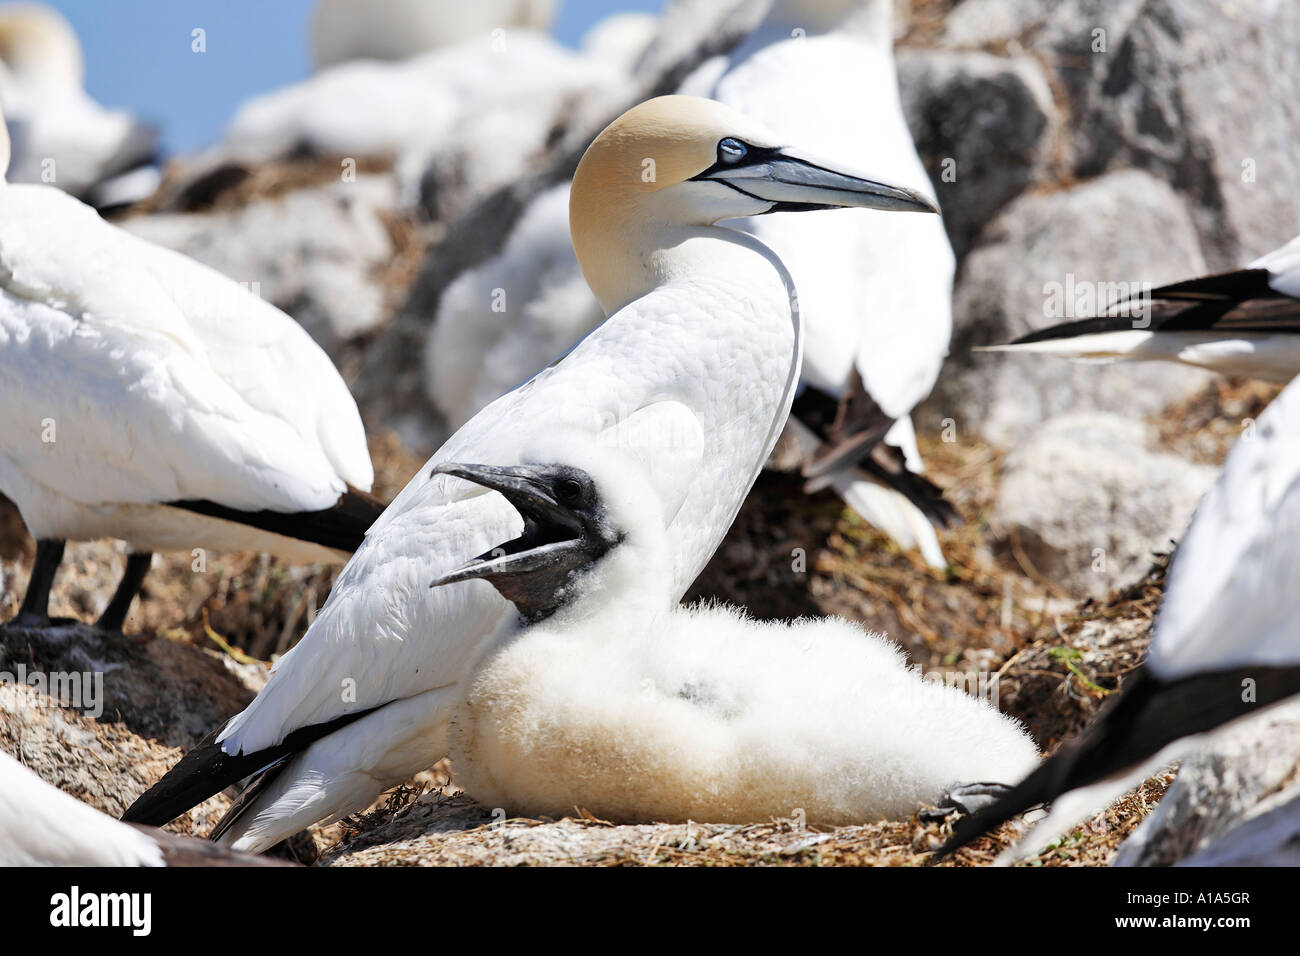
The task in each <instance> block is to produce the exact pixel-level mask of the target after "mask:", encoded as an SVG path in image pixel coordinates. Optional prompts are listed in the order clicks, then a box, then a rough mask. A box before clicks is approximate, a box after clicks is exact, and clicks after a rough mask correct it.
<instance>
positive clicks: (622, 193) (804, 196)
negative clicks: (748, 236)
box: [569, 96, 938, 309]
mask: <svg viewBox="0 0 1300 956" xmlns="http://www.w3.org/2000/svg"><path fill="white" fill-rule="evenodd" d="M851 206H857V207H862V208H869V209H887V210H898V211H916V212H937V211H938V209H937V207H936V206H935V204H934V202H933V201H932V200H930V199H928V198H926V197H924V196H922V195H920V194H919V193H917V192H915V191H913V190H911V189H907V188H905V187H902V186H896V185H892V184H890V183H887V182H883V181H881V180H879V179H875V178H873V177H871V176H868V175H866V174H865V173H861V172H858V171H856V170H851V169H849V168H848V167H845V166H841V165H839V164H836V163H831V162H828V161H825V160H820V159H816V158H814V157H812V156H809V155H807V154H805V153H802V152H800V151H799V150H798V149H797V147H796V146H795V145H794V144H790V143H786V142H784V141H783V140H782V139H781V137H780V136H779V135H777V134H776V133H773V132H771V131H769V130H767V129H765V128H764V127H763V126H762V125H761V124H759V123H757V122H755V121H754V120H752V119H750V118H749V117H747V116H745V115H744V114H743V113H741V112H739V111H738V110H735V109H732V108H731V107H729V106H726V105H724V104H722V103H718V102H716V101H714V100H708V99H703V98H701V97H696V96H660V97H656V98H655V99H652V100H647V101H646V102H644V103H641V104H639V105H638V106H634V107H633V108H632V109H630V110H628V111H627V112H626V113H624V114H623V115H622V116H620V117H619V118H618V119H616V120H615V121H614V122H613V123H611V124H610V125H609V126H607V127H606V128H605V130H604V131H603V132H602V133H601V134H600V135H599V136H597V137H596V139H595V141H594V142H593V143H592V144H591V146H589V147H588V148H587V152H586V153H585V154H584V155H583V157H582V161H581V162H580V163H579V164H578V170H577V172H576V173H575V175H574V178H573V191H572V193H571V195H570V199H569V224H570V228H571V231H572V234H573V246H574V249H575V250H576V252H577V254H578V261H579V263H580V264H581V265H582V269H583V273H584V274H585V275H586V277H587V281H588V282H589V283H590V284H591V286H592V289H593V291H595V293H596V296H597V298H599V299H600V300H601V303H602V304H603V305H605V306H606V308H607V309H608V308H610V302H611V301H615V302H616V301H617V299H618V296H617V295H616V294H614V293H613V292H610V291H607V290H606V289H604V288H603V286H606V285H611V286H613V285H617V284H618V283H617V276H616V275H615V273H617V271H618V269H617V267H616V264H615V261H614V260H616V259H617V258H618V256H619V255H620V253H622V252H624V251H626V247H627V246H629V245H630V246H633V247H640V248H641V249H642V251H644V247H645V246H646V244H647V243H646V240H647V237H650V243H649V244H650V245H651V246H653V241H654V237H656V236H658V237H662V238H663V240H664V241H665V242H671V241H673V239H672V232H673V230H674V228H681V227H701V226H711V225H713V224H714V223H717V222H719V221H721V220H724V219H740V218H744V217H748V216H760V215H763V214H765V213H770V212H797V211H802V210H810V209H831V208H837V207H851Z"/></svg>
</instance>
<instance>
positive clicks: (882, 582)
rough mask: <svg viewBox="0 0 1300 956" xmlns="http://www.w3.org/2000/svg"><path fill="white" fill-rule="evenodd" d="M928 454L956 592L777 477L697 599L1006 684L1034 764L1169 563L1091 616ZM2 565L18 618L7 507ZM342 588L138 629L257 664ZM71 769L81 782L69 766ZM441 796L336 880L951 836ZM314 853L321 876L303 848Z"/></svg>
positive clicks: (1216, 455) (988, 454) (866, 853)
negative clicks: (816, 624) (827, 621)
mask: <svg viewBox="0 0 1300 956" xmlns="http://www.w3.org/2000/svg"><path fill="white" fill-rule="evenodd" d="M1269 394H1270V392H1269V391H1268V390H1258V389H1254V388H1246V387H1242V386H1236V385H1225V386H1214V387H1212V388H1209V389H1207V390H1206V392H1205V393H1203V394H1202V395H1199V396H1196V397H1195V398H1194V399H1193V400H1191V401H1189V402H1188V403H1186V404H1185V405H1184V406H1181V407H1179V408H1177V409H1173V410H1171V412H1170V414H1169V415H1168V416H1167V421H1166V418H1162V419H1161V420H1160V421H1159V422H1156V424H1157V426H1158V427H1159V429H1160V434H1161V437H1162V441H1164V442H1165V443H1166V444H1167V446H1168V447H1170V448H1171V449H1173V450H1174V451H1176V452H1178V453H1187V454H1190V453H1192V452H1193V451H1194V452H1195V453H1196V454H1197V456H1198V457H1200V458H1201V460H1205V461H1217V460H1219V459H1221V457H1222V454H1223V451H1224V449H1226V447H1227V445H1228V444H1229V442H1230V439H1231V438H1232V437H1233V435H1234V433H1235V432H1236V431H1238V430H1239V427H1240V426H1239V422H1240V420H1241V418H1242V417H1253V416H1254V415H1255V414H1258V411H1259V410H1260V408H1262V405H1263V403H1264V402H1265V401H1266V399H1267V397H1268V396H1269ZM371 450H372V456H373V457H374V459H375V463H376V468H377V472H378V479H377V483H376V487H377V490H378V492H379V494H380V495H381V496H383V497H391V496H392V495H393V494H394V493H395V492H396V491H397V490H398V489H399V488H400V487H402V486H403V485H404V484H405V482H406V481H407V480H408V479H409V477H410V476H411V474H413V473H414V471H415V469H416V468H417V467H419V465H420V464H421V462H420V461H419V460H418V459H414V458H413V457H411V456H410V455H408V454H406V453H405V451H404V450H403V449H402V448H401V446H400V443H399V442H397V440H396V439H395V438H393V437H392V436H382V437H379V438H377V439H375V440H374V441H373V442H372V448H371ZM923 454H924V455H925V456H926V459H927V462H928V463H929V467H930V470H931V473H932V477H934V478H935V480H936V481H938V482H939V483H940V484H941V485H943V486H944V487H946V488H947V489H948V492H949V495H950V497H951V498H952V500H953V501H954V502H955V503H956V505H957V506H958V508H959V510H960V511H961V512H962V514H963V515H964V516H965V517H966V524H965V525H964V526H963V527H960V528H956V529H953V530H951V531H949V532H945V533H944V534H943V535H942V538H941V540H942V543H943V545H944V548H945V551H946V553H947V554H948V555H949V557H950V559H951V561H952V566H951V568H950V570H949V571H948V572H947V573H940V572H935V571H934V570H932V569H930V568H928V567H926V566H925V565H924V564H923V563H921V562H920V560H919V559H918V558H917V557H916V556H914V555H912V554H909V553H904V552H901V551H900V550H899V549H898V548H897V547H895V546H893V545H892V544H891V543H889V542H888V541H886V540H885V539H884V538H883V537H882V536H881V535H880V534H879V533H877V532H876V531H874V530H873V529H871V528H869V527H867V526H866V525H864V524H863V523H862V522H861V521H860V520H858V519H857V518H856V517H855V516H853V515H852V514H851V513H849V512H847V511H846V510H845V509H844V508H843V506H842V505H841V504H840V503H839V501H838V500H837V499H835V498H834V497H832V496H830V495H815V496H811V497H810V496H806V495H803V494H802V493H801V491H800V488H799V481H798V479H796V478H794V477H793V476H790V475H783V474H767V475H764V476H763V477H762V478H761V479H760V482H759V485H758V487H757V489H756V493H755V495H753V496H752V497H751V499H750V500H749V501H748V502H747V503H746V504H745V506H744V508H743V509H742V511H741V514H740V516H739V518H738V520H737V522H736V524H735V526H734V527H733V529H732V530H731V532H730V533H729V534H728V536H727V539H726V541H725V542H724V544H723V546H722V547H721V548H720V550H719V552H718V554H717V555H716V556H715V558H714V560H713V561H712V562H711V563H710V565H709V567H708V568H707V569H706V571H705V573H704V575H702V577H701V579H700V581H699V582H697V585H696V587H695V589H694V594H695V595H696V596H699V597H704V596H709V597H719V598H722V599H724V600H730V601H733V602H737V603H741V604H744V605H746V606H748V607H749V608H750V609H751V611H752V612H753V613H754V614H755V616H758V617H767V618H771V617H791V616H796V615H799V614H830V613H838V614H843V615H844V616H846V617H849V618H851V619H855V620H859V621H862V622H863V623H865V624H867V625H868V626H870V627H873V628H876V629H880V630H884V631H886V632H888V633H889V634H890V635H891V636H892V637H894V638H896V639H897V640H898V641H899V642H900V644H902V645H903V647H904V648H905V649H906V650H907V652H908V653H909V655H910V656H911V657H912V659H913V661H914V662H916V663H918V664H921V665H922V666H923V667H925V668H927V669H929V668H942V669H960V670H966V671H982V672H985V673H993V674H996V675H997V678H998V681H999V691H1000V696H999V702H1000V706H1001V708H1002V709H1003V710H1004V711H1006V712H1008V713H1010V714H1013V715H1015V716H1017V717H1018V718H1020V719H1022V720H1023V721H1025V723H1026V724H1027V726H1028V727H1029V729H1030V731H1031V732H1032V733H1033V734H1034V736H1035V739H1036V740H1037V741H1038V742H1039V745H1040V747H1042V748H1043V749H1044V750H1051V749H1053V748H1055V747H1056V746H1057V745H1058V744H1059V743H1060V742H1061V740H1063V739H1064V738H1065V737H1067V736H1069V735H1071V734H1073V733H1075V732H1077V731H1078V730H1079V729H1080V728H1082V727H1083V726H1084V725H1085V724H1086V722H1087V721H1088V720H1089V719H1090V718H1091V717H1092V715H1093V714H1095V712H1096V710H1097V708H1098V707H1099V706H1100V705H1101V704H1102V703H1103V702H1104V701H1105V699H1106V698H1107V697H1108V696H1109V694H1111V693H1112V692H1113V691H1114V690H1115V689H1116V688H1117V687H1119V686H1120V684H1121V683H1122V681H1123V678H1124V675H1125V674H1127V673H1128V672H1130V671H1131V670H1132V669H1133V668H1134V667H1136V666H1137V665H1138V664H1139V663H1140V661H1141V659H1142V657H1143V655H1144V653H1145V649H1146V644H1147V640H1148V637H1149V632H1150V627H1151V623H1152V621H1153V619H1154V615H1155V611H1156V608H1157V606H1158V604H1159V600H1160V595H1161V591H1162V588H1163V584H1164V570H1165V564H1166V561H1165V560H1164V559H1163V558H1159V557H1157V559H1156V560H1155V561H1154V563H1153V567H1152V570H1151V572H1150V573H1149V574H1148V575H1147V576H1146V577H1145V578H1144V579H1143V580H1142V581H1140V582H1138V583H1137V584H1136V585H1134V586H1133V587H1131V588H1128V589H1126V590H1125V591H1123V592H1121V593H1117V594H1114V595H1112V596H1111V597H1110V599H1108V600H1107V601H1102V602H1092V601H1090V602H1085V603H1083V604H1082V605H1079V604H1077V603H1075V602H1074V601H1072V600H1070V599H1068V597H1066V596H1065V595H1064V594H1063V593H1062V592H1061V591H1060V590H1059V589H1058V588H1056V587H1055V586H1054V585H1053V584H1052V582H1050V581H1046V580H1044V579H1043V578H1042V577H1041V575H1039V574H1038V573H1037V572H1036V570H1035V569H1034V568H1032V567H1031V566H1029V565H1028V564H1027V563H1026V561H1025V560H1024V558H1023V555H1022V554H1020V553H1019V552H1018V549H1017V548H1016V547H1015V542H1005V541H999V540H997V539H996V538H995V537H994V536H993V535H992V533H991V532H990V529H989V527H988V524H987V521H986V520H985V515H986V514H987V513H988V512H989V510H990V509H991V505H992V502H993V499H994V495H995V492H996V488H997V482H998V477H999V472H1000V469H1001V462H1002V458H1001V455H1000V454H999V452H998V451H997V450H996V449H993V448H990V447H988V446H986V445H984V444H982V443H980V442H978V441H963V442H958V443H943V442H940V441H933V440H932V441H923ZM795 549H802V558H803V561H802V563H797V562H796V560H795V559H796V556H797V552H796V550H795ZM0 559H2V560H3V561H4V570H5V571H6V572H7V573H6V575H5V578H4V581H3V582H2V583H0V601H4V602H7V603H8V605H9V606H8V608H7V609H6V613H12V611H13V609H14V608H15V607H16V605H17V597H18V595H19V594H20V593H21V587H19V585H22V584H25V578H26V569H27V566H29V565H30V560H31V547H30V543H29V541H28V539H27V538H26V536H25V534H24V533H23V532H22V530H21V524H20V523H19V522H18V521H17V519H16V516H15V514H14V513H13V510H12V508H11V507H0ZM116 560H118V558H117V555H116V553H115V552H114V550H113V549H112V548H111V547H110V546H108V545H105V544H93V545H84V546H79V549H74V554H73V555H72V556H71V557H70V559H69V561H68V562H67V563H68V564H69V567H68V569H67V570H66V571H65V574H64V576H63V578H62V579H61V580H60V582H59V587H61V588H63V589H64V594H63V597H61V598H60V599H61V600H63V601H65V605H60V607H59V608H58V609H63V607H64V606H67V605H70V606H72V607H73V609H74V610H75V609H77V608H80V609H81V613H80V614H79V616H81V617H83V619H88V618H89V617H90V616H91V613H92V612H93V609H94V606H95V604H96V602H97V601H98V602H102V601H103V600H105V599H106V598H107V595H108V593H109V592H110V591H111V588H112V584H113V583H114V577H113V575H114V574H115V573H116V568H115V567H114V566H113V565H114V561H116ZM333 573H334V572H333V571H332V570H330V569H324V568H292V567H286V566H281V565H279V564H278V563H276V562H274V561H271V560H270V559H266V558H263V557H260V556H257V555H224V556H220V557H219V558H218V559H215V560H214V562H213V563H212V564H210V566H209V570H208V573H207V574H202V575H200V574H194V573H193V572H191V571H190V570H189V566H188V563H187V561H183V560H181V559H179V558H174V557H165V558H163V559H162V564H161V567H159V568H156V569H155V571H154V572H153V574H151V576H150V579H149V584H148V585H147V591H146V594H145V599H144V600H143V601H142V602H140V603H141V608H142V614H141V617H142V619H143V623H144V627H145V629H146V630H155V629H158V630H160V631H162V633H165V634H166V635H167V636H169V637H172V638H175V639H177V640H180V641H181V642H187V643H194V644H198V645H200V646H204V647H212V646H213V645H212V643H211V642H210V641H209V640H208V638H207V637H206V635H205V634H204V632H203V618H204V614H206V615H207V617H208V620H209V621H210V622H211V626H212V628H213V630H214V631H217V632H218V633H220V634H222V635H224V637H225V638H226V639H228V640H229V642H230V644H231V646H232V648H234V649H236V650H237V651H240V652H251V653H253V656H256V657H263V656H265V654H267V653H274V652H275V651H277V650H281V649H283V648H285V647H287V646H291V645H292V643H293V642H294V641H295V640H297V638H298V637H299V636H300V635H301V633H302V632H303V631H304V630H305V628H306V626H307V623H308V622H309V621H310V619H311V616H312V615H313V614H314V613H315V610H316V608H317V607H318V605H319V603H320V602H322V601H323V600H324V598H325V596H326V594H327V593H328V588H329V585H330V584H331V583H332V581H333ZM68 592H70V594H71V597H69V596H68ZM139 620H140V618H137V621H139ZM178 650H180V648H178ZM129 723H130V722H129V721H128V722H127V723H126V724H122V723H114V724H108V725H104V727H103V733H105V734H109V736H110V737H111V736H112V735H113V734H117V735H119V736H120V735H123V734H125V735H127V736H128V737H129V736H130V735H131V732H130V726H129ZM95 732H96V733H97V734H99V733H100V731H99V730H96V731H95ZM106 739H108V738H106ZM112 739H114V740H115V739H116V738H112ZM14 742H15V741H11V743H14ZM114 746H117V747H120V746H121V745H120V744H115V745H114ZM56 756H57V755H56ZM74 757H75V755H72V756H69V757H68V760H73V759H74ZM156 762H157V761H155V763H156ZM66 770H67V772H69V773H78V772H79V771H78V770H77V768H76V767H75V766H71V765H70V766H69V767H68V768H66ZM1170 779H1171V775H1170V774H1162V775H1160V776H1158V777H1156V778H1153V779H1152V780H1149V781H1147V782H1146V783H1144V784H1143V785H1142V786H1141V787H1140V788H1138V789H1137V790H1136V791H1134V792H1132V793H1130V794H1129V795H1127V796H1126V797H1125V798H1124V799H1123V800H1121V801H1119V802H1118V803H1116V804H1115V805H1114V806H1112V807H1111V808H1109V809H1108V810H1107V811H1106V812H1104V813H1102V814H1100V815H1098V816H1097V817H1095V818H1094V819H1092V820H1090V821H1087V822H1086V823H1085V824H1084V825H1082V826H1081V827H1079V828H1077V829H1076V830H1075V831H1074V832H1073V833H1072V834H1070V835H1069V836H1068V837H1067V838H1066V839H1064V840H1062V841H1061V842H1060V843H1058V844H1057V845H1055V846H1053V847H1051V848H1049V849H1048V850H1047V851H1045V852H1044V853H1042V854H1041V855H1040V856H1038V857H1036V858H1035V859H1033V860H1031V861H1029V863H1030V865H1047V866H1055V865H1098V864H1102V863H1105V862H1107V861H1108V860H1109V859H1110V857H1111V855H1112V854H1113V853H1114V851H1115V848H1116V847H1117V846H1118V844H1119V842H1121V841H1122V840H1123V838H1124V837H1125V836H1127V835H1128V834H1129V833H1130V832H1131V831H1132V830H1133V828H1134V827H1136V826H1137V824H1138V823H1139V822H1140V821H1141V819H1142V818H1143V817H1144V816H1145V815H1146V814H1147V813H1148V812H1149V811H1150V810H1151V808H1152V807H1153V806H1154V804H1155V803H1156V802H1157V801H1158V800H1159V799H1160V797H1161V795H1162V794H1163V792H1164V789H1165V787H1166V786H1167V785H1168V782H1169V780H1170ZM448 793H452V794H454V789H453V788H452V786H451V777H450V773H449V768H448V767H447V766H446V765H445V764H444V765H440V766H439V767H438V768H434V770H432V771H430V772H428V773H426V774H423V775H421V777H420V778H418V779H417V780H415V781H412V782H411V783H410V785H408V787H407V788H404V789H401V790H399V791H396V792H395V793H394V794H392V795H390V796H388V797H386V798H381V800H380V801H378V802H377V803H376V804H375V806H373V807H371V808H370V809H369V810H368V811H367V812H366V813H364V814H360V815H358V816H356V817H354V818H351V819H349V820H346V821H343V822H341V823H339V824H335V825H333V826H331V827H328V828H316V829H315V830H314V835H315V842H316V845H317V846H320V847H326V848H329V850H328V853H327V862H331V863H336V864H368V865H384V864H406V865H409V864H413V863H458V864H539V863H550V864H561V863H567V864H591V865H642V864H651V865H709V866H715V865H760V866H767V865H839V864H871V865H885V866H912V865H920V864H922V863H924V862H926V861H927V860H928V853H929V851H930V850H931V849H932V848H933V847H934V846H936V845H937V844H938V842H939V841H940V840H941V839H942V838H943V836H944V835H945V833H946V827H945V825H944V824H940V823H933V822H926V821H922V820H920V819H919V818H917V817H914V818H912V819H910V820H904V821H893V822H877V823H871V824H866V825H863V826H857V827H845V828H841V829H837V830H833V831H828V832H824V833H823V832H816V831H812V830H807V829H800V827H799V826H798V824H797V823H796V822H795V821H781V820H776V821H771V822H769V823H764V824H756V825H753V826H745V827H738V826H722V825H705V824H689V825H685V824H671V825H670V824H647V825H643V826H618V827H615V826H613V825H611V824H608V823H604V822H602V821H598V820H594V819H593V818H591V817H590V815H589V814H585V813H584V812H582V811H580V810H578V809H577V808H575V812H574V814H573V816H572V817H571V818H567V819H565V820H560V821H545V820H542V821H536V820H532V821H507V822H505V823H497V822H495V821H492V820H491V818H490V816H489V815H487V812H486V811H485V810H483V809H482V808H480V807H477V806H475V805H473V804H472V803H471V802H470V801H468V800H466V799H465V798H464V797H462V796H448V795H447V794H448ZM417 794H422V795H421V796H418V797H417ZM489 824H490V825H489ZM1019 829H1020V824H1017V823H1015V822H1013V823H1010V824H1007V825H1006V826H1004V827H1003V828H1002V829H1001V830H999V831H998V832H996V833H994V834H993V835H991V836H989V837H986V838H984V839H983V840H981V841H978V842H976V843H975V844H973V845H972V846H970V847H967V848H965V849H964V850H962V851H961V852H959V853H958V854H957V855H955V856H954V858H953V859H952V860H950V861H947V862H946V864H945V865H958V866H960V865H981V864H987V863H989V862H991V861H992V860H993V859H994V858H995V857H996V855H997V854H998V853H999V852H1000V851H1001V850H1002V849H1003V848H1004V847H1006V846H1008V845H1009V844H1010V843H1011V842H1012V841H1013V840H1014V839H1015V838H1016V836H1017V833H1018V832H1019ZM303 852H306V853H307V854H308V855H307V856H306V857H303V858H310V850H309V849H308V850H306V851H303Z"/></svg>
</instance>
